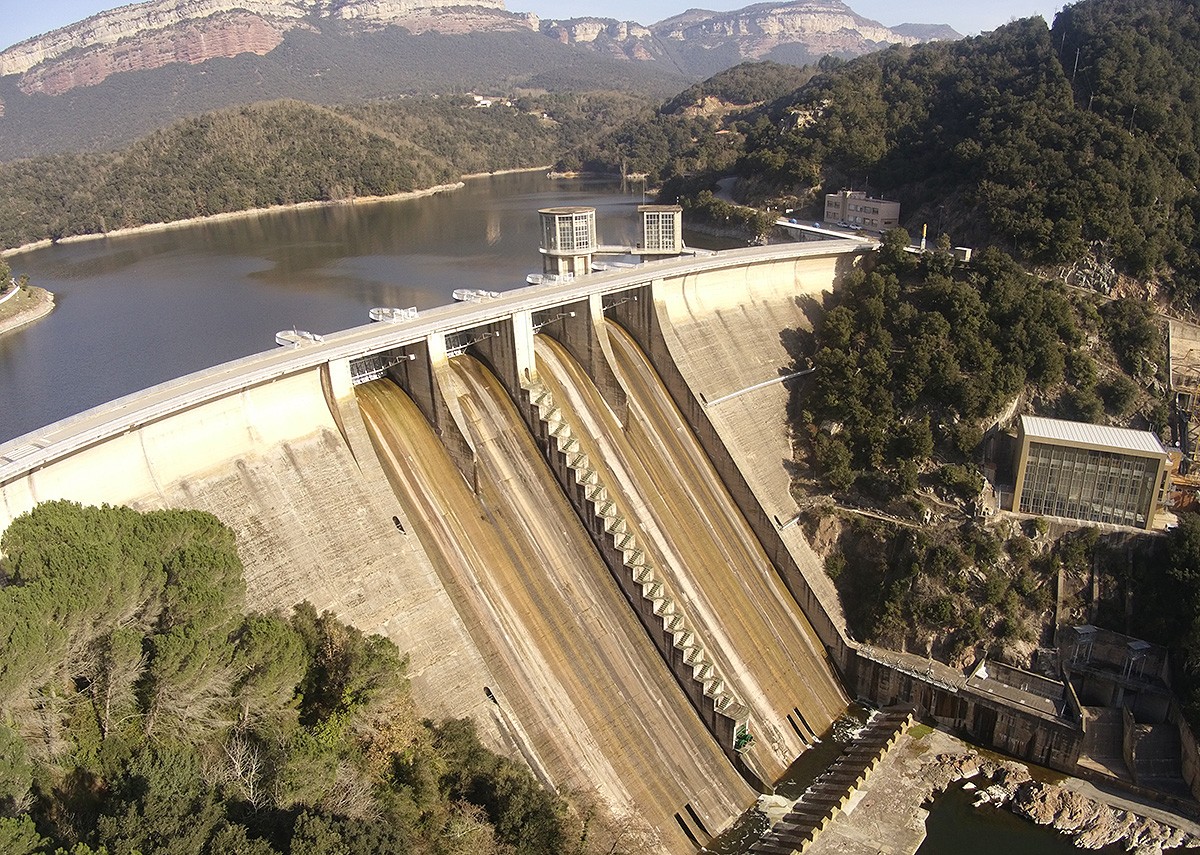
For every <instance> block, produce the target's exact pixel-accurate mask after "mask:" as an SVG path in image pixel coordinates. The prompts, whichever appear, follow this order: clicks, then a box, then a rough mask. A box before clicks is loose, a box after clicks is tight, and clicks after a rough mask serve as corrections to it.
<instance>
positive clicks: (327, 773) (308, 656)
mask: <svg viewBox="0 0 1200 855" xmlns="http://www.w3.org/2000/svg"><path fill="white" fill-rule="evenodd" d="M0 547H2V549H3V554H4V558H3V560H0V638H3V639H4V640H5V644H4V657H3V661H0V852H4V853H5V855H35V853H39V855H40V853H47V855H49V853H53V852H56V851H58V852H65V851H69V852H70V853H72V855H88V853H93V852H95V853H99V852H110V853H118V852H142V853H145V855H151V853H180V855H184V853H186V855H198V853H204V855H226V853H234V852H237V853H244V855H271V853H275V852H291V853H301V852H303V853H309V855H333V853H338V855H360V854H361V855H378V853H413V855H426V853H428V855H451V853H463V855H467V853H470V855H482V854H483V853H502V852H504V853H528V855H534V853H546V855H550V853H559V852H564V851H568V849H575V850H577V851H586V850H582V849H581V848H580V847H581V846H582V841H581V840H580V829H579V828H578V827H576V826H575V825H573V824H572V823H573V822H574V820H571V819H569V818H568V815H567V814H566V812H565V810H564V806H563V804H562V803H561V802H560V801H559V799H558V798H557V796H556V795H554V794H553V793H549V792H546V791H545V790H543V789H542V787H541V786H540V785H539V784H537V782H536V781H535V780H534V779H533V777H532V776H531V775H530V773H529V772H528V771H527V770H526V769H525V768H524V767H522V766H518V765H516V764H514V763H512V762H510V761H509V760H507V759H505V758H502V757H499V756H497V755H494V754H492V753H491V752H489V751H488V750H487V749H485V748H484V747H483V746H482V745H481V744H480V743H479V741H478V739H477V738H476V737H475V734H474V731H473V729H472V725H471V724H470V722H468V721H465V720H464V721H445V722H442V723H440V724H438V723H434V722H431V721H427V720H426V721H423V720H422V719H421V717H420V715H419V714H418V712H417V711H416V710H415V709H414V708H413V706H412V703H411V700H410V698H409V695H408V691H407V684H406V681H405V677H404V668H405V663H404V660H403V659H402V658H401V656H400V654H399V652H398V651H397V650H396V648H395V647H394V646H393V645H392V644H391V642H389V641H387V640H386V639H383V638H381V637H379V636H365V635H363V634H362V633H360V632H359V631H358V630H355V629H353V628H350V627H347V626H345V625H344V624H342V623H340V622H339V621H338V620H337V619H335V618H334V617H333V616H332V615H330V614H328V613H326V614H323V615H319V614H317V613H316V611H315V610H314V609H313V608H312V607H311V606H309V605H307V604H302V605H301V606H298V607H297V608H296V610H295V611H294V612H293V613H292V614H291V615H290V616H284V615H278V614H261V613H250V614H246V613H244V611H243V608H244V602H243V594H244V585H243V581H242V567H241V562H240V561H239V560H238V557H237V552H236V550H235V545H234V540H233V535H232V533H231V532H230V531H229V530H228V529H226V528H225V527H224V526H222V525H221V524H220V522H218V521H217V519H216V518H215V517H212V516H211V515H208V514H204V513H199V512H192V511H156V512H152V513H148V514H139V513H137V512H135V511H132V510H129V509H127V508H107V507H106V508H102V509H101V508H83V507H80V506H78V505H74V504H70V503H66V502H57V503H50V504H44V505H41V506H39V507H38V508H37V509H35V510H34V511H33V512H31V513H29V514H26V515H24V516H22V517H19V518H18V519H17V520H15V521H14V522H13V523H12V524H11V525H10V526H9V527H8V529H7V530H6V531H5V532H4V535H3V539H2V540H0Z"/></svg>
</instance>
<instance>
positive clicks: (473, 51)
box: [0, 21, 689, 161]
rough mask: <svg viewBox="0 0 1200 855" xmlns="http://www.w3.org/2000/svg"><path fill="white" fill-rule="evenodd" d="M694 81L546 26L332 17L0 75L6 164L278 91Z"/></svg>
mask: <svg viewBox="0 0 1200 855" xmlns="http://www.w3.org/2000/svg"><path fill="white" fill-rule="evenodd" d="M688 82H689V80H688V79H687V78H685V77H684V76H682V75H680V74H678V72H676V71H675V70H674V69H671V68H665V67H662V66H660V65H659V64H656V63H631V62H628V61H621V60H618V59H615V58H612V57H606V56H602V55H598V54H596V53H593V52H591V51H587V50H581V49H578V48H576V47H574V46H571V45H563V44H559V43H558V42H556V41H555V40H553V39H549V38H546V37H545V36H543V35H541V34H540V33H536V32H528V31H527V32H520V31H516V32H468V33H462V34H457V35H450V34H443V33H436V32H422V33H410V32H409V31H408V30H406V29H404V28H402V27H383V28H377V27H370V26H367V27H360V26H357V25H355V24H354V23H353V22H334V21H322V22H320V24H319V26H315V27H314V28H311V29H310V28H309V27H300V28H297V29H295V30H292V31H291V32H289V33H288V34H287V35H286V37H285V38H284V41H283V43H282V44H281V45H279V46H278V47H277V48H276V49H275V50H273V51H271V52H270V53H269V54H267V55H266V56H255V55H254V54H252V53H243V54H241V55H239V56H235V57H232V58H229V59H213V60H209V61H208V62H205V63H203V64H202V65H197V66H192V65H187V64H184V63H171V64H170V65H166V66H163V67H162V68H155V69H152V70H145V71H132V72H127V73H122V74H114V75H112V76H111V77H109V78H108V79H106V80H104V81H103V82H102V83H100V84H98V85H95V86H83V87H79V88H76V89H72V90H70V91H69V92H65V93H63V94H61V95H55V96H45V95H27V94H25V93H23V92H22V91H21V90H20V88H19V87H18V79H17V78H16V77H15V76H9V77H3V78H0V103H2V104H3V106H4V111H3V115H2V116H0V161H7V160H12V159H15V158H19V157H30V156H37V155H45V154H55V153H62V152H80V151H103V150H110V149H115V148H119V147H122V146H126V145H129V144H130V143H131V142H133V141H134V140H136V139H139V138H141V137H143V136H145V135H146V134H149V133H151V132H152V131H155V130H158V129H161V128H163V127H166V126H168V125H170V124H171V123H172V122H174V121H177V120H178V119H180V118H181V117H185V116H196V115H199V114H201V113H204V112H209V111H212V110H220V109H225V108H228V107H233V106H239V105H246V104H252V103H258V102H263V101H271V100H278V99H297V100H301V101H304V102H306V103H313V104H323V105H333V104H357V103H362V102H363V101H366V100H370V99H377V98H394V97H396V96H399V95H405V94H408V95H413V96H418V97H427V96H429V95H432V94H438V93H448V92H488V93H496V92H497V91H505V92H508V91H516V90H523V91H526V92H559V93H562V92H583V91H592V90H606V91H619V92H626V93H634V94H637V95H639V96H640V97H651V98H654V99H659V98H665V97H667V96H668V95H670V94H671V93H673V92H677V91H679V89H681V88H682V87H684V86H686V85H687V84H688Z"/></svg>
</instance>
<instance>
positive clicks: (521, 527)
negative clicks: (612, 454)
mask: <svg viewBox="0 0 1200 855" xmlns="http://www.w3.org/2000/svg"><path fill="white" fill-rule="evenodd" d="M439 380H440V381H441V382H442V384H443V386H444V387H445V388H446V390H447V392H448V394H449V396H451V397H453V398H454V400H455V403H456V409H457V410H458V411H459V418H460V420H461V426H462V428H463V429H464V430H465V431H466V432H467V436H468V437H469V438H470V441H471V443H472V445H473V447H474V448H475V450H476V455H477V456H476V461H477V474H476V477H475V479H474V480H475V482H476V483H474V484H470V485H469V484H468V482H467V481H466V479H464V477H463V476H462V474H461V473H460V471H459V469H458V468H457V467H456V466H455V464H454V463H453V461H452V460H451V458H450V456H449V454H448V453H447V451H446V449H445V446H444V444H443V442H442V440H441V439H440V438H439V437H438V436H436V434H435V433H434V431H433V429H432V428H431V427H430V425H429V424H428V422H427V421H426V419H425V417H424V416H423V415H422V414H421V412H420V411H419V410H418V409H417V407H416V405H415V404H414V403H413V402H412V401H411V400H410V399H409V398H408V396H407V395H405V394H404V393H403V392H402V391H401V390H400V389H399V388H398V387H396V386H395V385H394V384H392V383H391V381H388V380H379V381H375V382H372V383H367V384H364V385H363V386H360V387H359V389H358V395H359V397H360V402H361V405H362V407H363V411H364V415H365V417H366V420H367V425H368V428H369V429H370V431H371V432H372V434H373V435H374V437H375V442H376V447H377V448H378V450H379V456H380V458H381V460H382V462H383V465H384V468H385V470H387V471H388V474H389V478H390V479H391V480H392V484H393V487H394V488H395V491H396V495H397V497H398V498H399V499H400V501H401V504H402V505H403V507H404V509H405V511H406V513H407V517H408V519H409V522H410V528H411V529H412V530H413V531H414V532H415V533H416V534H417V536H418V537H419V538H420V539H421V542H422V545H423V546H424V548H425V551H426V552H427V554H429V555H430V558H431V560H432V561H433V563H434V565H435V568H436V570H437V572H438V574H439V576H440V577H441V578H442V580H443V584H444V585H445V587H446V589H447V590H448V591H449V593H450V597H451V599H452V600H453V602H454V606H455V608H456V610H457V611H458V613H459V614H460V615H461V617H462V620H463V623H464V624H465V625H467V626H468V627H469V629H470V632H471V637H472V641H473V643H474V646H475V647H476V648H477V649H478V650H479V651H480V652H481V653H482V655H483V658H484V660H485V662H486V663H487V666H488V668H489V671H490V672H491V675H492V676H491V680H492V682H491V683H489V684H488V685H489V690H490V691H491V692H492V693H493V695H494V697H495V698H496V699H497V703H496V704H493V705H491V715H492V716H493V717H494V718H495V719H496V722H497V726H498V728H499V730H500V731H501V732H502V733H503V734H504V735H505V740H506V741H505V744H504V745H503V746H502V747H503V748H505V750H507V751H508V752H509V753H512V754H514V755H516V756H522V757H524V758H525V760H526V761H527V762H528V763H529V765H530V766H531V767H532V768H533V769H534V770H535V772H538V773H539V774H540V776H541V777H542V778H543V780H544V781H546V783H547V784H550V785H553V786H555V787H558V788H566V789H568V790H571V791H573V792H576V793H589V792H590V793H594V794H596V796H595V797H597V798H599V799H600V800H601V801H602V802H603V803H605V805H606V807H607V808H608V810H609V811H610V812H611V813H612V814H613V815H614V816H615V817H617V818H619V819H620V821H621V822H622V823H624V828H625V831H624V833H625V835H626V839H627V840H631V841H636V842H638V843H639V844H640V845H639V848H641V849H644V851H658V852H685V851H691V850H692V849H693V848H694V847H695V844H694V843H693V842H692V839H691V838H690V837H689V835H692V836H694V837H695V838H696V839H698V840H700V841H702V842H703V841H705V840H706V839H707V837H708V832H712V833H716V831H717V830H719V829H720V828H721V827H722V826H723V825H724V824H725V823H727V822H728V821H729V819H730V818H731V817H733V816H736V815H737V814H738V813H740V811H741V810H742V809H743V808H744V807H745V806H746V804H748V803H749V801H750V800H751V799H752V798H753V791H752V790H751V789H750V788H749V787H748V786H747V785H746V783H745V781H744V780H742V778H741V776H740V775H739V774H738V773H737V771H736V770H735V769H734V768H733V766H732V765H731V764H730V763H729V761H728V759H727V758H726V757H725V756H724V754H723V753H722V751H721V749H720V747H719V746H718V745H717V744H716V743H715V741H714V740H713V739H712V737H711V736H710V735H709V733H708V732H707V730H706V729H705V727H704V725H703V723H702V722H701V720H700V718H699V717H698V716H697V715H696V713H695V711H694V710H693V709H692V707H691V705H690V704H689V702H688V699H687V698H686V696H685V695H684V694H683V692H682V691H681V690H680V688H679V686H678V684H677V683H676V681H675V679H674V677H672V675H671V673H670V672H669V671H668V669H667V667H666V665H665V664H664V662H663V660H662V657H661V656H660V655H659V653H658V652H657V651H656V650H655V649H654V647H653V646H652V645H651V644H650V641H649V639H648V638H647V637H646V632H645V630H644V629H643V627H642V626H641V624H640V623H639V622H638V620H637V618H636V616H635V615H634V614H633V612H632V611H631V610H630V608H629V606H628V604H627V603H626V601H625V598H624V596H623V594H622V593H621V592H620V590H619V589H618V588H617V586H616V584H615V583H614V582H613V580H612V577H611V576H610V574H609V572H608V570H607V569H606V568H605V566H604V565H603V563H601V561H600V558H599V556H597V555H596V553H595V550H594V548H593V547H592V544H591V542H590V540H589V538H588V535H587V533H586V532H585V531H584V530H583V527H582V525H581V524H580V522H579V520H578V518H577V516H576V514H575V512H574V510H573V509H572V508H571V507H570V505H569V504H568V503H567V500H566V498H565V497H564V496H563V495H562V493H561V491H560V490H559V488H558V485H557V483H556V482H555V481H554V478H553V476H552V475H551V473H550V472H549V470H548V469H547V467H546V466H545V464H544V463H543V462H542V460H541V458H540V454H539V453H538V451H537V448H536V447H535V445H534V442H533V438H532V437H531V436H530V434H529V431H528V429H527V428H526V426H525V424H524V422H523V421H522V420H521V417H520V416H519V414H518V413H517V411H516V408H515V406H514V405H513V403H512V402H511V400H509V398H508V395H507V393H505V392H504V390H503V389H502V388H501V387H500V385H499V383H498V382H497V381H496V379H495V377H494V376H492V375H491V373H490V372H488V371H487V369H486V368H485V367H484V366H482V365H481V364H479V363H478V362H476V361H475V360H474V359H473V358H471V357H469V356H463V357H457V358H455V359H454V360H453V361H452V363H451V365H450V367H449V368H447V369H446V370H445V371H444V372H443V373H442V375H441V376H440V378H439ZM473 488H475V489H473ZM476 691H477V692H478V693H479V695H480V696H483V692H484V688H483V686H482V685H481V686H478V687H477V688H476ZM685 828H686V829H687V831H686V832H685V830H684V829H685Z"/></svg>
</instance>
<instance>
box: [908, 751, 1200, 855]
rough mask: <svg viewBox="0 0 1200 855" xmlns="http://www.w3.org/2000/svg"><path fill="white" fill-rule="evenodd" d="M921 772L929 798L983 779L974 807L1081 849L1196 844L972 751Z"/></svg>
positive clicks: (1153, 853)
mask: <svg viewBox="0 0 1200 855" xmlns="http://www.w3.org/2000/svg"><path fill="white" fill-rule="evenodd" d="M922 772H923V777H924V780H925V782H926V785H927V786H928V796H929V797H933V796H935V795H936V794H938V793H941V792H943V791H945V790H946V789H947V788H948V787H950V785H951V784H954V783H955V782H957V781H965V780H967V779H977V778H978V779H984V780H985V781H986V784H982V785H981V787H982V789H980V792H979V798H978V800H977V801H976V804H977V805H978V804H985V803H986V804H992V805H996V806H998V807H999V806H1007V807H1008V808H1009V809H1011V810H1012V811H1013V813H1015V814H1017V815H1018V816H1022V817H1025V818H1026V819H1029V820H1032V821H1033V822H1036V823H1038V824H1039V825H1049V826H1052V827H1053V828H1055V829H1056V830H1058V831H1061V832H1062V833H1064V834H1066V835H1069V836H1070V837H1072V838H1073V842H1074V843H1075V845H1076V846H1077V847H1079V848H1080V849H1100V848H1102V847H1105V846H1108V845H1110V844H1113V843H1120V844H1121V845H1122V846H1123V847H1124V848H1125V849H1126V850H1127V851H1129V852H1134V853H1137V855H1161V853H1162V852H1163V851H1164V850H1166V849H1176V848H1182V847H1195V846H1197V845H1200V839H1198V838H1196V837H1194V836H1193V835H1192V834H1191V833H1190V832H1188V831H1185V830H1183V829H1180V828H1177V827H1175V826H1174V825H1171V824H1169V823H1167V822H1164V821H1161V820H1158V819H1153V818H1151V817H1148V816H1143V815H1139V814H1137V813H1134V812H1132V811H1128V810H1124V809H1122V808H1119V807H1114V806H1112V805H1108V804H1104V803H1102V802H1100V801H1097V800H1096V799H1093V798H1090V797H1089V796H1087V795H1085V794H1083V793H1081V792H1079V791H1078V790H1077V789H1073V788H1072V787H1070V786H1067V785H1063V784H1047V783H1043V782H1040V781H1035V780H1033V779H1032V778H1031V777H1030V775H1029V770H1028V769H1027V768H1026V767H1025V766H1022V765H1020V764H1019V763H1014V762H1012V761H1003V760H991V759H988V758H985V757H981V756H980V755H977V754H975V753H974V752H971V753H967V754H939V755H937V756H936V757H934V758H933V759H932V760H931V761H930V762H929V763H927V764H926V765H925V767H924V768H923V769H922ZM966 786H968V787H969V786H973V784H967V785H966Z"/></svg>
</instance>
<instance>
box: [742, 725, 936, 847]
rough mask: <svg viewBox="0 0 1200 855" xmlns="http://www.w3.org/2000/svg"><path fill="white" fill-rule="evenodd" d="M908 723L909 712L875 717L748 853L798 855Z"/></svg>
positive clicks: (856, 787) (889, 747)
mask: <svg viewBox="0 0 1200 855" xmlns="http://www.w3.org/2000/svg"><path fill="white" fill-rule="evenodd" d="M912 722H913V718H912V713H910V712H908V711H903V712H889V713H884V714H883V715H881V716H879V717H878V718H876V719H874V720H873V721H872V722H871V723H870V724H868V725H867V726H866V727H865V728H864V729H863V732H862V734H861V735H860V736H859V737H858V738H857V739H855V740H854V742H852V743H851V744H850V745H848V746H846V748H845V749H844V750H843V751H842V754H841V756H839V757H838V758H837V759H836V760H834V761H833V764H832V765H830V767H829V768H828V769H827V770H826V771H825V772H824V773H823V774H822V775H820V776H818V777H817V779H816V780H815V781H813V783H812V785H811V786H809V788H808V789H807V790H805V791H804V795H802V796H801V797H800V798H799V799H798V800H797V801H796V803H795V804H793V805H792V809H791V810H790V811H788V812H787V814H786V815H785V816H784V817H783V819H781V820H779V821H778V822H776V823H775V824H774V825H773V826H771V828H770V829H769V830H768V831H767V833H766V834H764V835H763V836H762V837H761V838H759V839H758V840H757V841H756V842H755V843H754V845H753V846H751V847H750V853H751V855H800V853H803V852H805V851H807V850H808V848H809V847H810V846H811V845H812V844H813V841H815V840H816V839H817V836H818V835H819V834H820V833H821V832H822V831H824V830H825V829H826V828H828V827H829V824H830V823H832V822H833V821H834V819H835V818H836V817H837V815H838V813H839V812H841V810H842V808H843V807H845V806H846V803H847V802H848V801H850V798H851V796H853V795H854V791H855V790H857V789H858V788H859V787H860V786H862V784H863V783H864V782H865V781H866V780H867V778H868V777H870V775H871V773H872V772H873V771H875V768H876V767H877V766H878V765H879V764H880V762H881V761H882V760H883V758H884V756H885V755H886V754H887V753H888V751H890V750H891V749H892V747H893V746H894V745H895V744H896V743H897V742H898V741H899V740H900V737H901V736H902V735H903V734H904V732H905V731H906V730H907V729H908V728H909V726H911V725H912Z"/></svg>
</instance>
